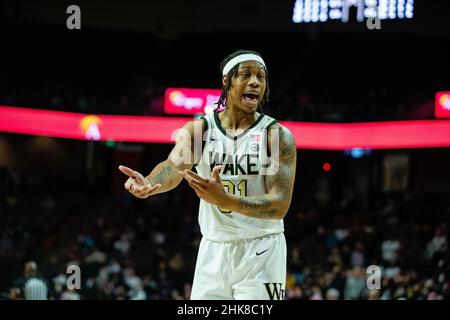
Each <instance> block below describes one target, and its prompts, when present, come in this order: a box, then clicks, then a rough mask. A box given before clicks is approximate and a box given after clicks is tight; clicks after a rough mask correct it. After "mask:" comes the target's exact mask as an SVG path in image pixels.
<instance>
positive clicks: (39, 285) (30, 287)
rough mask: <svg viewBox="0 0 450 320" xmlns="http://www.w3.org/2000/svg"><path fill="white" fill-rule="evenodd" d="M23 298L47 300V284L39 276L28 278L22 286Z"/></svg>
mask: <svg viewBox="0 0 450 320" xmlns="http://www.w3.org/2000/svg"><path fill="white" fill-rule="evenodd" d="M24 291H25V300H47V299H48V287H47V284H46V283H45V282H44V281H43V280H41V279H39V278H30V279H28V280H27V281H26V282H25V286H24Z"/></svg>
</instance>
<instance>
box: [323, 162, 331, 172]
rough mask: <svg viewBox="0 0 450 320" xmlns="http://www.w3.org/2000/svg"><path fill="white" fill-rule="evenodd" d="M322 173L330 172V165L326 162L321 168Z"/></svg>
mask: <svg viewBox="0 0 450 320" xmlns="http://www.w3.org/2000/svg"><path fill="white" fill-rule="evenodd" d="M322 169H323V171H325V172H328V171H330V170H331V164H330V163H328V162H325V163H324V164H323V166H322Z"/></svg>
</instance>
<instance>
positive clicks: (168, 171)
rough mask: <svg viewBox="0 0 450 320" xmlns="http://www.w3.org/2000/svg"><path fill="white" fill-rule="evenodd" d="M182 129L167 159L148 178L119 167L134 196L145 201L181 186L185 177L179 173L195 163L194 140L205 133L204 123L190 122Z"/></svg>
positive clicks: (126, 184) (199, 121)
mask: <svg viewBox="0 0 450 320" xmlns="http://www.w3.org/2000/svg"><path fill="white" fill-rule="evenodd" d="M194 128H195V130H194ZM182 129H183V130H180V131H179V132H178V134H177V136H176V143H175V146H174V148H173V149H172V151H171V152H170V154H169V156H168V157H167V159H166V160H165V161H163V162H161V163H159V164H158V165H157V166H156V167H155V168H154V169H153V170H152V171H151V172H150V174H149V175H148V176H146V177H144V176H143V175H142V174H141V173H139V172H137V171H135V170H132V169H130V168H128V167H125V166H119V169H120V171H122V172H123V173H124V174H125V175H127V176H128V180H127V181H126V182H125V189H127V190H128V191H129V192H130V193H132V194H133V195H134V196H136V197H138V198H141V199H145V198H147V197H149V196H151V195H155V194H159V193H163V192H167V191H170V190H172V189H174V188H175V187H177V186H178V185H179V184H180V182H181V180H182V179H183V177H182V176H181V175H180V174H179V173H178V172H179V171H180V170H186V169H191V168H192V166H193V165H194V163H195V160H196V159H194V146H195V144H194V138H195V133H196V132H203V121H202V120H197V121H190V122H188V123H186V125H185V126H184V127H183V128H182ZM200 138H201V136H200ZM200 143H201V140H200Z"/></svg>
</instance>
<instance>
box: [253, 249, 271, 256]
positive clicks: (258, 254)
mask: <svg viewBox="0 0 450 320" xmlns="http://www.w3.org/2000/svg"><path fill="white" fill-rule="evenodd" d="M266 251H269V249H266V250H264V251H261V252H257V253H256V255H257V256H260V255H262V254H263V253H264V252H266Z"/></svg>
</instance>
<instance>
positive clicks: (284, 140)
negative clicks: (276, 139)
mask: <svg viewBox="0 0 450 320" xmlns="http://www.w3.org/2000/svg"><path fill="white" fill-rule="evenodd" d="M296 152H297V149H296V145H295V140H294V137H293V136H292V133H291V132H290V131H288V130H287V129H285V128H283V127H281V128H280V157H281V158H287V159H291V158H293V157H294V155H295V153H296Z"/></svg>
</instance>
